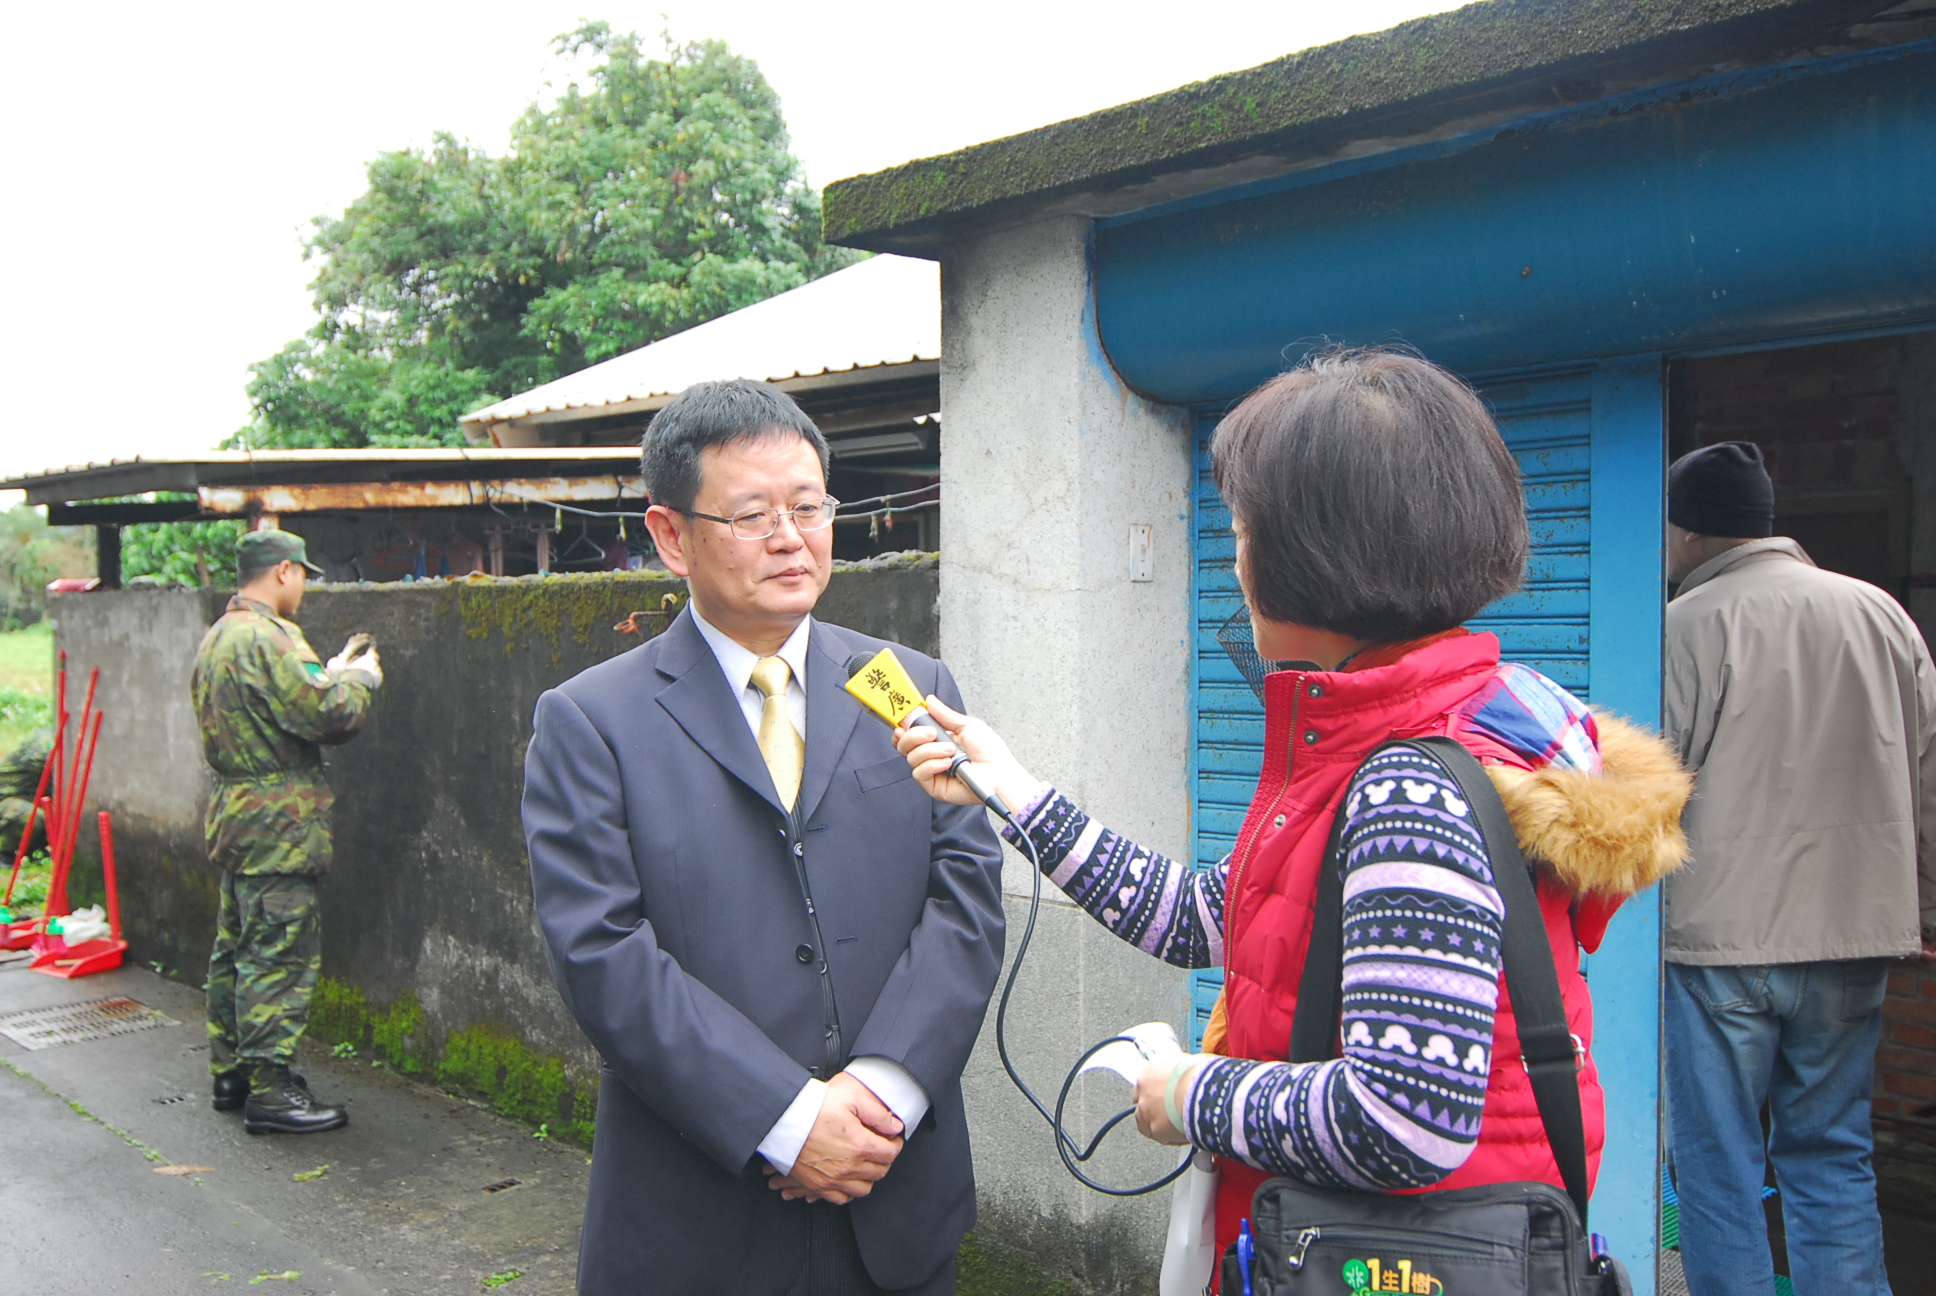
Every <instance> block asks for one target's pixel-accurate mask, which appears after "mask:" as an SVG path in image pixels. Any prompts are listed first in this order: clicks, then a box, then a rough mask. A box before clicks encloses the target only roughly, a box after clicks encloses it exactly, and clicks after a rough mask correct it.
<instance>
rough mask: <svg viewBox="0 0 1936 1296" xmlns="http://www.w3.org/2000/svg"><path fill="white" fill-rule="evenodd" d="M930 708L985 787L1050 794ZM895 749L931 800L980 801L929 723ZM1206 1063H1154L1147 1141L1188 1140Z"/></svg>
mask: <svg viewBox="0 0 1936 1296" xmlns="http://www.w3.org/2000/svg"><path fill="white" fill-rule="evenodd" d="M927 708H928V714H929V715H930V716H932V717H933V718H934V720H935V722H936V723H938V724H939V725H940V726H941V727H942V728H943V729H945V730H947V731H948V734H949V736H950V737H952V738H953V739H954V740H955V743H956V745H957V746H959V747H960V749H961V751H962V752H964V753H966V755H967V757H968V761H969V765H970V767H971V768H972V769H973V770H974V772H975V773H976V774H977V775H978V776H980V781H981V782H982V784H983V785H984V786H986V787H989V788H992V789H994V791H995V793H996V794H997V795H998V796H1000V797H1001V799H1002V800H1003V802H1005V803H1006V804H1007V805H1008V806H1009V808H1010V809H1011V810H1013V811H1014V812H1015V813H1016V814H1017V815H1019V814H1020V813H1021V812H1022V810H1023V808H1024V807H1026V806H1028V805H1029V804H1030V803H1031V802H1033V801H1034V800H1035V799H1036V798H1038V797H1039V796H1041V794H1042V793H1043V792H1044V791H1046V790H1047V787H1048V785H1047V784H1045V783H1043V782H1042V780H1040V779H1038V778H1036V777H1035V776H1034V775H1033V774H1031V773H1029V772H1028V771H1027V770H1026V769H1024V768H1023V767H1022V763H1021V762H1020V761H1018V760H1016V759H1015V755H1014V753H1013V752H1011V751H1009V749H1008V744H1007V743H1005V742H1003V741H1002V738H1001V735H1000V734H998V733H996V732H995V731H994V730H993V729H992V728H990V727H989V726H988V724H987V723H986V722H984V721H981V720H977V719H975V718H974V717H972V716H965V715H963V714H961V712H959V711H957V710H955V709H954V708H953V707H951V706H949V705H948V704H947V703H946V702H943V701H942V700H941V699H940V698H938V697H935V696H934V695H933V694H929V696H928V699H927ZM894 746H895V748H896V750H898V751H899V752H900V753H901V755H903V756H905V757H907V763H908V766H909V768H911V769H912V770H913V771H914V781H915V782H917V783H919V784H920V785H921V786H922V788H923V789H925V790H926V791H927V794H928V795H929V796H931V797H933V798H934V799H935V800H937V801H946V802H949V803H950V804H953V805H976V804H978V803H979V798H978V797H976V795H975V794H974V793H973V792H972V791H970V790H969V788H968V786H967V784H965V783H963V782H962V781H961V780H960V779H958V778H955V777H954V776H953V775H952V774H951V773H949V768H950V766H951V765H952V764H953V762H954V759H955V748H954V747H950V746H949V745H948V744H947V743H944V742H940V741H937V737H936V734H935V732H934V730H932V729H930V728H928V727H927V726H925V725H918V726H916V727H915V728H912V729H909V728H906V727H901V728H897V729H895V731H894ZM1203 1061H1204V1059H1203V1058H1201V1057H1174V1058H1163V1059H1160V1060H1158V1061H1153V1062H1151V1063H1150V1064H1149V1067H1148V1069H1147V1070H1146V1071H1144V1073H1143V1077H1142V1080H1141V1082H1140V1083H1138V1084H1137V1086H1136V1128H1137V1129H1138V1130H1140V1131H1142V1134H1143V1136H1144V1137H1145V1138H1149V1139H1154V1140H1155V1141H1156V1142H1158V1143H1167V1144H1170V1145H1172V1146H1179V1145H1181V1144H1184V1143H1187V1142H1188V1141H1189V1140H1188V1139H1187V1138H1185V1137H1184V1135H1183V1133H1182V1131H1181V1130H1180V1129H1179V1128H1178V1123H1179V1120H1180V1117H1181V1112H1182V1107H1181V1104H1185V1103H1187V1102H1188V1101H1189V1093H1190V1088H1191V1086H1192V1085H1193V1084H1194V1083H1195V1081H1196V1070H1197V1067H1198V1066H1199V1065H1201V1064H1202V1062H1203Z"/></svg>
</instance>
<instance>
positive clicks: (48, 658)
mask: <svg viewBox="0 0 1936 1296" xmlns="http://www.w3.org/2000/svg"><path fill="white" fill-rule="evenodd" d="M53 723H54V627H53V625H52V623H51V622H47V621H42V622H41V623H40V624H38V625H33V626H29V627H27V628H26V629H25V630H9V631H7V632H6V633H4V634H0V751H11V750H13V748H14V747H16V746H18V745H19V743H20V740H21V739H23V738H25V737H26V736H27V735H28V734H30V733H32V732H33V731H34V730H36V729H42V728H45V727H47V726H49V725H52V724H53ZM7 862H8V863H9V864H11V863H12V862H13V861H12V860H8V861H7Z"/></svg>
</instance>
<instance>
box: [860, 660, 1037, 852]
mask: <svg viewBox="0 0 1936 1296" xmlns="http://www.w3.org/2000/svg"><path fill="white" fill-rule="evenodd" d="M847 691H848V692H849V693H851V694H853V695H854V697H855V699H856V700H858V701H859V702H860V704H861V705H862V706H864V707H866V708H867V709H868V710H869V711H872V712H873V713H874V714H875V715H877V716H879V717H880V718H881V719H883V720H885V721H887V723H888V724H890V725H906V726H907V727H908V728H910V729H914V728H926V729H932V730H934V731H935V733H936V734H938V735H939V736H940V739H941V741H942V742H943V743H946V744H947V745H948V746H949V747H952V748H953V749H954V753H955V754H954V758H953V759H952V760H950V761H949V763H948V773H949V774H950V775H952V776H953V777H955V778H958V779H960V780H961V781H962V783H963V784H964V785H966V786H967V788H968V790H969V791H970V792H973V793H974V794H975V795H976V796H977V797H980V798H981V803H982V804H983V805H985V806H987V807H988V808H989V809H990V810H993V811H994V812H995V813H996V814H998V815H1000V816H1002V818H1004V819H1006V818H1008V816H1009V809H1008V806H1007V805H1005V804H1003V802H1002V799H1001V797H999V796H997V795H996V794H995V789H993V788H991V787H986V786H984V785H983V783H982V780H981V776H980V775H978V774H976V772H975V770H974V767H973V766H972V765H970V764H969V763H968V753H967V752H964V751H963V750H961V746H960V744H958V743H957V742H955V740H954V738H953V736H952V735H950V734H949V733H948V731H947V730H946V729H943V728H942V727H941V724H940V722H939V721H937V720H936V719H935V718H934V717H933V716H931V715H929V714H928V708H927V707H926V706H925V705H923V703H922V701H921V690H920V689H918V688H916V687H914V681H913V680H911V679H909V678H908V673H907V670H906V668H904V667H903V666H902V665H901V659H900V658H898V657H896V656H895V655H894V650H893V649H892V648H883V649H881V650H880V651H879V652H877V653H875V654H874V655H873V656H872V657H869V656H868V655H867V654H866V653H855V654H854V655H853V656H852V657H849V658H848V659H847Z"/></svg>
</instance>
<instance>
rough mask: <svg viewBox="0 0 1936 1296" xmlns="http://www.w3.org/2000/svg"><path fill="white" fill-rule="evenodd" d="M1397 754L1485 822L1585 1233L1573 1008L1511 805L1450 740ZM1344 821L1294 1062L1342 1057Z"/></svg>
mask: <svg viewBox="0 0 1936 1296" xmlns="http://www.w3.org/2000/svg"><path fill="white" fill-rule="evenodd" d="M1393 746H1406V747H1413V748H1416V749H1418V750H1420V751H1422V752H1424V753H1425V754H1426V755H1429V756H1431V757H1432V758H1433V759H1434V760H1436V761H1437V762H1438V763H1439V764H1440V765H1441V766H1442V767H1444V769H1445V772H1446V773H1447V774H1449V775H1450V776H1451V778H1452V781H1453V782H1454V783H1456V784H1458V786H1459V790H1460V791H1461V792H1462V793H1463V794H1464V796H1465V800H1466V804H1468V805H1470V806H1471V807H1472V808H1473V810H1474V812H1475V813H1476V814H1477V815H1478V820H1479V831H1480V833H1481V834H1482V835H1483V836H1484V837H1485V842H1486V853H1487V854H1488V855H1489V856H1490V858H1491V861H1492V874H1493V881H1494V885H1495V886H1496V887H1497V889H1498V891H1499V898H1500V900H1502V901H1503V902H1504V903H1505V906H1506V933H1505V939H1504V941H1503V942H1502V944H1503V950H1504V958H1503V963H1504V972H1505V980H1506V986H1507V989H1508V991H1509V993H1510V994H1511V997H1512V1007H1513V1020H1514V1022H1515V1024H1516V1025H1517V1026H1518V1028H1519V1052H1520V1060H1521V1063H1522V1064H1523V1065H1524V1066H1525V1068H1526V1076H1527V1078H1528V1079H1529V1080H1530V1081H1531V1082H1532V1086H1533V1100H1534V1101H1535V1102H1536V1103H1538V1105H1539V1119H1540V1123H1541V1124H1542V1125H1543V1126H1545V1129H1546V1142H1547V1144H1548V1145H1549V1146H1550V1147H1551V1148H1552V1149H1553V1159H1554V1161H1556V1162H1557V1163H1558V1164H1559V1169H1560V1178H1561V1180H1563V1181H1564V1182H1565V1184H1566V1192H1567V1195H1568V1196H1569V1197H1571V1198H1572V1199H1573V1205H1574V1207H1575V1208H1576V1209H1578V1211H1579V1212H1580V1224H1581V1227H1583V1228H1584V1227H1585V1225H1586V1206H1587V1190H1586V1126H1585V1122H1584V1120H1583V1118H1582V1116H1581V1114H1580V1075H1579V1071H1580V1057H1579V1046H1578V1045H1577V1043H1576V1042H1575V1041H1574V1039H1573V1032H1572V1031H1571V1030H1570V1029H1568V1027H1567V1021H1566V1002H1565V1000H1564V999H1563V998H1562V997H1561V995H1560V982H1559V976H1558V974H1557V973H1556V972H1555V971H1554V968H1553V947H1552V946H1551V945H1550V944H1548V943H1547V940H1546V923H1545V920H1544V918H1543V917H1542V916H1541V914H1540V909H1539V894H1538V892H1537V891H1536V890H1535V889H1534V886H1533V875H1532V870H1531V868H1530V867H1528V865H1527V863H1526V857H1525V855H1524V854H1522V853H1521V851H1520V849H1519V838H1518V836H1517V835H1516V834H1515V833H1514V832H1513V827H1512V820H1511V819H1510V818H1509V817H1508V816H1507V814H1506V806H1505V803H1504V802H1503V801H1501V800H1500V799H1499V790H1498V789H1497V788H1495V787H1494V786H1493V785H1492V778H1491V777H1490V776H1489V775H1488V774H1487V773H1486V770H1485V766H1483V765H1481V764H1480V763H1479V761H1478V758H1477V757H1475V756H1474V755H1473V754H1472V753H1471V752H1469V751H1467V750H1466V749H1465V748H1464V747H1462V746H1460V745H1459V743H1458V742H1456V741H1454V740H1453V739H1451V738H1409V739H1403V740H1401V741H1399V742H1395V743H1387V744H1385V746H1384V747H1380V748H1379V749H1378V750H1379V751H1383V750H1385V747H1393ZM1372 755H1374V756H1375V755H1377V752H1373V753H1372ZM1367 759H1369V758H1367ZM1344 821H1345V815H1344V809H1343V807H1342V806H1340V807H1339V811H1338V816H1337V819H1336V821H1335V822H1334V823H1333V824H1332V827H1331V843H1330V845H1329V846H1328V847H1327V848H1326V849H1325V856H1324V864H1323V867H1322V868H1321V869H1320V871H1319V873H1318V897H1317V909H1316V913H1315V917H1314V919H1313V922H1312V927H1311V944H1310V948H1309V950H1308V952H1307V953H1306V954H1305V958H1304V976H1303V978H1302V980H1301V981H1300V982H1299V984H1298V992H1297V1016H1296V1018H1295V1020H1293V1022H1292V1023H1291V1053H1290V1060H1291V1061H1293V1062H1323V1061H1326V1060H1327V1059H1329V1058H1332V1057H1335V1056H1336V1055H1337V1041H1338V1014H1339V1009H1340V1006H1341V1004H1342V1001H1343V987H1342V982H1343V974H1344V857H1343V851H1342V849H1341V848H1342V845H1343V837H1344ZM1495 1047H1496V1042H1495Z"/></svg>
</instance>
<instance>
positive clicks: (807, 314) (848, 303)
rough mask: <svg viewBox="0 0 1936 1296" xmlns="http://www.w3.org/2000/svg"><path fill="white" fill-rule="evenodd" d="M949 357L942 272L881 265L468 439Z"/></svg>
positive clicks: (595, 371)
mask: <svg viewBox="0 0 1936 1296" xmlns="http://www.w3.org/2000/svg"><path fill="white" fill-rule="evenodd" d="M940 356H941V269H940V267H939V266H938V265H936V264H935V263H934V262H932V261H921V260H916V259H914V258H911V257H899V256H877V257H873V258H870V259H869V260H866V261H863V262H861V263H860V264H859V265H854V266H849V267H848V268H847V269H845V270H841V271H837V272H835V273H834V274H830V275H828V276H826V277H825V278H823V279H816V280H814V281H813V282H812V283H810V284H805V285H803V286H801V287H799V288H795V289H793V290H792V291H790V292H784V293H781V294H780V295H779V296H777V297H769V298H767V299H766V300H765V301H762V302H756V303H754V304H753V305H751V306H747V307H743V308H742V309H740V310H736V311H734V312H732V313H731V314H729V315H722V316H720V317H719V318H718V319H714V320H709V321H707V322H706V323H704V324H700V325H697V326H696V327H694V328H689V329H687V330H686V331H685V332H683V333H676V334H674V335H673V336H671V337H669V338H666V339H665V340H664V341H662V342H654V343H652V344H651V345H649V346H642V347H640V348H639V349H638V350H636V351H630V352H627V353H626V354H624V355H622V356H614V357H613V358H612V359H610V360H606V361H604V362H603V363H600V364H595V365H592V366H591V367H590V368H587V369H581V370H579V371H578V372H577V373H575V374H571V375H569V376H567V377H564V378H560V379H558V380H557V381H556V382H549V383H546V384H545V385H544V386H542V387H534V388H532V389H531V390H530V391H528V392H524V393H522V394H521V395H517V396H513V397H511V398H510V399H509V400H503V401H499V402H498V403H497V404H495V405H491V406H487V407H486V408H484V409H481V410H478V411H477V412H476V413H474V414H469V415H466V416H465V418H464V423H465V426H466V430H467V431H473V432H477V431H481V430H482V429H484V428H486V427H488V426H489V425H491V424H496V423H509V422H513V421H515V420H518V419H525V418H530V417H532V416H534V415H542V414H552V413H559V412H562V411H566V410H582V409H592V408H599V407H605V406H616V405H625V404H629V403H633V402H637V401H646V400H652V399H654V398H655V397H665V396H670V395H672V394H674V393H676V392H679V391H682V390H684V389H685V388H687V387H689V386H691V385H692V384H693V383H696V382H701V381H704V380H706V379H710V378H760V379H764V380H766V381H769V382H780V381H784V380H786V379H790V378H805V377H813V376H816V375H821V374H833V373H851V372H855V371H858V370H865V369H875V368H879V367H882V366H885V365H902V364H908V363H910V362H913V361H930V362H932V361H935V360H938V359H940Z"/></svg>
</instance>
